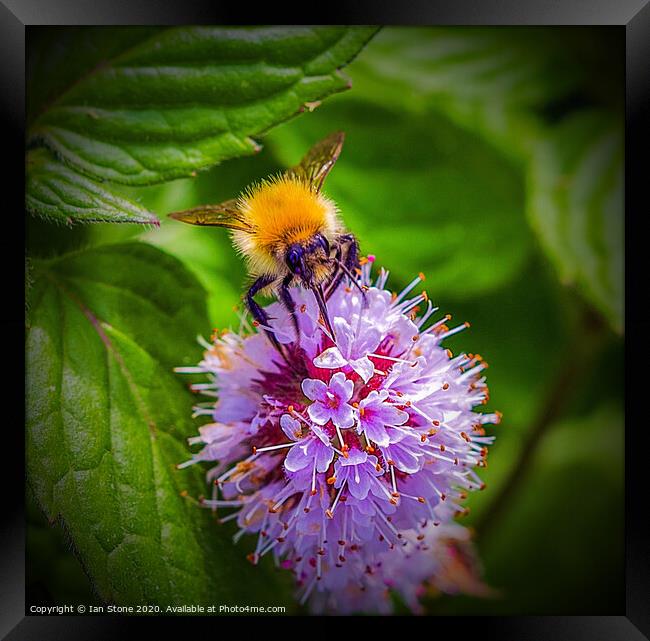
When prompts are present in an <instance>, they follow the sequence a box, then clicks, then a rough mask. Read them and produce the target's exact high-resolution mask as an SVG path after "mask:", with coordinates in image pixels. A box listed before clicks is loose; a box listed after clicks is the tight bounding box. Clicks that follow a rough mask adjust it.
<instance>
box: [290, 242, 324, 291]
mask: <svg viewBox="0 0 650 641" xmlns="http://www.w3.org/2000/svg"><path fill="white" fill-rule="evenodd" d="M284 261H285V263H286V265H287V268H288V269H289V271H290V272H291V273H292V274H293V275H294V276H295V277H296V279H297V280H299V281H301V282H302V284H304V285H309V284H311V283H319V282H322V281H323V280H325V279H326V278H327V277H328V276H329V275H330V274H331V273H332V270H333V268H334V264H333V261H332V259H331V257H330V245H329V243H328V241H327V239H326V238H325V237H324V236H323V235H321V234H315V235H314V236H312V237H311V238H310V239H309V240H308V241H307V242H305V243H292V244H291V245H289V247H287V250H286V252H285V255H284Z"/></svg>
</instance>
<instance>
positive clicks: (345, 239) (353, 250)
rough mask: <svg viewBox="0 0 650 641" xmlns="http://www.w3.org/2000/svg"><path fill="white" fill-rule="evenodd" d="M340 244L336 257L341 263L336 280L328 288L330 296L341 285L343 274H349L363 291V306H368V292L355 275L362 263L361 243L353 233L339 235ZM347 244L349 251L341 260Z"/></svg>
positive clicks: (339, 263) (337, 261) (338, 262)
mask: <svg viewBox="0 0 650 641" xmlns="http://www.w3.org/2000/svg"><path fill="white" fill-rule="evenodd" d="M338 241H339V242H338V244H337V256H336V257H335V261H336V263H337V264H338V265H339V268H340V269H339V270H338V274H337V275H336V277H335V279H334V281H333V282H332V284H331V285H330V286H329V289H328V292H327V293H328V296H329V295H330V294H331V293H332V292H334V291H335V290H336V288H337V287H338V286H339V284H340V282H341V280H342V278H343V276H345V275H347V276H348V277H349V278H350V280H351V281H352V284H353V285H354V286H355V287H356V288H357V289H358V290H359V291H360V292H361V297H362V300H363V306H364V307H366V306H367V304H368V303H367V301H366V292H365V290H364V289H363V288H362V287H361V285H359V282H358V280H357V277H356V275H355V271H356V270H358V269H359V267H360V263H359V243H358V241H357V239H356V238H355V237H354V236H353V235H352V234H344V235H343V236H339V238H338ZM343 246H346V247H347V252H346V254H345V260H341V258H340V253H341V247H343Z"/></svg>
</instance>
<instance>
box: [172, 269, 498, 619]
mask: <svg viewBox="0 0 650 641" xmlns="http://www.w3.org/2000/svg"><path fill="white" fill-rule="evenodd" d="M371 267H372V261H368V262H366V263H365V264H364V265H363V267H362V269H361V274H360V275H359V277H358V283H357V284H358V285H359V286H360V287H361V288H362V289H363V290H364V294H363V297H362V295H361V294H360V291H359V288H358V287H356V286H355V285H354V284H353V283H351V282H350V281H349V280H348V281H347V282H346V281H345V280H344V281H342V282H341V285H340V286H339V287H338V288H337V289H336V291H334V292H332V293H330V294H329V296H328V298H327V301H326V305H327V312H328V315H329V318H330V321H331V324H332V327H333V328H334V331H335V341H333V340H332V336H330V335H329V333H328V332H327V331H326V330H325V328H324V327H323V325H322V323H321V322H320V309H319V307H318V305H317V304H316V302H315V299H314V295H313V294H312V292H310V291H308V290H306V289H303V288H294V289H292V290H291V296H292V297H293V299H294V301H295V303H296V308H295V310H296V311H295V313H296V315H297V321H298V327H299V336H298V337H295V336H294V332H293V322H292V319H291V317H290V316H289V313H288V312H287V311H286V310H285V309H284V307H282V305H280V304H279V303H277V302H276V303H273V304H272V305H271V306H269V308H268V309H267V311H268V316H269V318H270V319H271V320H270V321H269V326H268V327H267V328H266V329H267V331H271V332H274V333H275V335H276V338H277V339H278V343H279V344H281V345H282V350H283V354H282V355H280V354H279V353H278V351H277V350H276V349H275V348H274V347H273V345H272V343H271V341H269V340H268V338H267V336H266V335H265V334H264V333H257V332H256V331H254V332H253V333H250V334H241V333H225V334H223V335H221V336H219V337H215V338H214V340H213V343H207V342H206V343H205V347H206V352H205V355H204V358H203V360H202V361H201V363H199V365H198V367H196V368H182V369H180V370H179V371H183V372H190V373H198V372H203V373H206V374H208V375H209V379H208V381H207V382H205V383H200V384H197V385H195V386H194V388H195V390H196V391H197V392H198V391H200V392H202V393H207V394H208V402H206V403H201V404H199V405H197V406H196V407H195V415H197V416H205V417H207V419H208V422H207V424H206V425H204V426H203V427H201V428H200V429H199V435H197V436H196V437H193V438H191V439H190V444H191V445H201V449H200V450H198V451H197V452H196V453H195V454H194V455H193V456H192V458H191V459H190V460H188V461H186V462H185V463H182V464H180V465H179V466H178V467H185V466H187V465H192V464H194V463H205V462H214V465H213V467H211V468H210V469H209V470H208V472H207V476H208V480H209V481H210V483H211V485H212V488H213V493H212V496H211V498H208V499H205V500H203V501H202V504H203V506H204V507H206V508H209V509H212V510H214V511H215V512H216V514H217V516H218V517H220V518H221V520H224V521H225V520H231V519H236V522H237V524H238V526H239V528H240V530H239V533H238V534H237V535H236V537H235V538H236V539H240V538H241V537H242V536H244V535H245V534H252V535H256V536H257V543H253V544H252V545H251V546H250V554H249V555H248V558H249V559H250V561H251V562H253V563H257V562H258V561H259V559H260V558H261V557H263V556H265V555H267V554H271V555H273V556H274V557H275V559H276V562H277V565H278V566H280V567H282V568H285V569H286V570H287V571H290V572H291V573H292V574H293V575H294V577H295V580H296V584H297V587H298V591H299V594H300V599H301V602H308V603H309V606H310V607H311V608H312V610H313V611H328V612H338V613H346V612H379V613H389V612H390V611H391V608H392V605H391V604H392V601H391V599H390V598H389V596H388V594H389V592H390V591H393V592H396V593H398V594H400V595H401V597H402V599H403V601H404V602H405V603H407V604H408V605H409V607H411V608H412V609H413V610H414V611H418V609H419V607H420V606H419V598H420V596H421V594H422V592H423V590H424V589H425V588H427V587H434V588H435V589H437V590H438V591H442V592H449V593H457V592H464V593H468V594H475V595H485V594H487V593H488V588H486V587H485V586H484V585H483V583H482V582H481V581H480V570H479V567H478V563H477V562H476V559H475V557H474V553H473V549H472V547H471V542H470V541H469V537H468V531H467V530H465V529H464V528H462V527H461V526H460V525H457V524H455V523H454V519H455V517H456V516H458V515H461V514H462V513H463V512H464V511H465V509H464V508H463V505H462V502H463V500H464V499H465V497H466V495H467V492H469V491H472V490H476V489H482V488H483V483H482V481H481V479H480V477H479V476H478V474H477V468H480V467H482V466H484V465H485V459H486V456H487V449H488V447H489V445H491V443H492V441H493V438H494V437H493V436H489V435H486V431H485V427H484V425H486V424H490V423H494V424H496V423H498V422H499V419H500V415H499V413H498V412H494V413H486V414H482V413H479V412H477V411H476V407H477V406H482V405H484V404H485V403H486V402H487V398H488V390H487V386H486V383H485V378H484V377H483V375H482V371H483V370H484V369H485V367H486V365H485V363H484V362H483V361H482V359H481V357H480V356H473V355H466V354H464V353H461V354H459V355H457V356H454V355H452V354H451V352H450V351H449V350H447V349H446V348H445V347H443V345H442V343H443V341H444V339H445V338H447V337H448V336H451V335H453V334H455V333H457V332H459V331H460V330H462V329H464V327H465V325H460V326H458V327H454V328H451V329H450V328H449V327H448V326H447V322H448V320H449V317H443V318H440V319H438V320H435V319H434V314H435V312H436V310H435V309H434V308H433V306H432V305H431V303H430V302H429V301H428V298H427V297H426V294H425V293H422V294H419V295H416V296H414V297H412V298H410V299H409V298H408V294H409V292H411V290H412V289H413V288H414V287H415V286H416V285H417V284H418V283H419V282H420V280H421V279H420V278H416V279H415V280H414V281H413V282H412V283H410V284H409V285H408V286H407V287H406V288H404V290H402V291H401V292H400V293H398V294H396V295H394V294H393V295H391V293H390V291H389V290H387V289H386V280H387V273H386V272H385V271H384V270H380V272H379V275H378V276H376V278H374V279H371ZM418 311H419V315H418ZM287 328H290V329H291V330H292V331H291V332H289V331H288V329H287ZM215 397H216V398H217V400H216V402H215V400H214V399H215Z"/></svg>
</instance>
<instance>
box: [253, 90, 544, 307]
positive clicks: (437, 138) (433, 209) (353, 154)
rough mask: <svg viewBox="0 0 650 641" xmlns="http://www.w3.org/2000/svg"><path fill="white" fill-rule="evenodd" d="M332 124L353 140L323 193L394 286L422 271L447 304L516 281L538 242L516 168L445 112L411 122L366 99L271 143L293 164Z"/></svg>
mask: <svg viewBox="0 0 650 641" xmlns="http://www.w3.org/2000/svg"><path fill="white" fill-rule="evenodd" d="M332 123H337V126H343V127H344V128H345V133H346V140H345V145H344V147H343V151H342V153H341V157H340V158H339V160H338V162H337V164H336V167H335V168H334V169H333V171H332V173H331V174H330V175H329V176H328V179H327V182H326V183H325V187H324V191H325V192H326V194H327V195H328V196H330V197H332V198H333V199H334V201H335V202H336V203H337V204H338V205H339V208H340V210H341V216H342V218H343V220H344V221H345V223H346V226H347V227H348V228H349V229H350V230H351V231H352V232H353V233H354V234H356V235H357V237H358V238H359V239H360V243H361V250H362V251H363V252H364V253H371V254H375V255H376V256H377V260H378V261H379V262H378V264H380V265H383V266H384V267H386V269H388V270H390V272H391V274H392V279H394V280H391V282H393V287H397V286H398V285H399V284H400V283H405V282H408V281H410V280H411V279H412V278H414V277H415V276H416V275H417V274H418V272H420V271H422V272H424V273H425V275H426V277H427V281H426V283H425V286H426V288H427V291H428V292H429V294H430V296H431V297H432V299H433V300H434V301H435V302H437V303H440V302H443V300H442V299H443V298H444V299H445V300H448V299H449V298H455V299H456V298H459V299H460V298H467V297H470V296H473V295H475V294H477V293H479V292H488V291H493V290H494V289H495V288H497V287H499V286H500V285H502V284H503V283H505V282H508V281H509V280H510V279H512V278H513V277H515V276H516V275H517V274H518V272H519V271H520V269H521V267H522V265H523V264H524V263H525V261H526V260H527V259H528V258H529V256H530V251H531V249H532V246H533V245H532V240H533V237H532V235H531V233H530V230H529V228H528V224H527V221H526V218H525V216H524V194H523V177H522V175H521V173H520V172H519V170H518V169H517V167H515V166H513V165H512V164H511V163H510V162H509V161H508V160H507V159H504V157H503V156H501V155H500V154H498V153H496V152H495V151H494V150H493V148H491V147H490V146H488V145H487V144H485V143H484V142H482V141H481V140H479V139H477V138H476V137H475V136H472V135H470V134H468V133H467V132H466V131H465V130H463V129H461V128H459V127H456V126H454V124H453V123H451V122H450V121H449V120H448V119H446V118H445V117H443V116H441V115H440V114H436V113H432V112H427V113H423V114H418V115H415V114H412V115H409V117H408V118H404V117H403V113H401V112H400V111H397V110H395V109H392V108H385V107H382V106H380V105H378V104H377V103H376V102H374V101H371V100H367V99H365V96H364V95H363V94H361V95H359V93H356V94H355V95H354V96H347V95H346V96H340V97H336V98H333V99H332V100H330V101H328V103H327V104H325V105H323V106H322V107H321V108H320V109H318V110H317V111H316V112H314V113H313V114H307V115H305V116H303V118H301V119H300V120H299V121H297V122H296V123H294V124H292V125H291V126H290V127H289V126H284V127H279V128H278V129H276V130H275V131H274V132H273V133H272V134H270V135H269V136H268V137H267V139H266V140H268V141H270V142H271V143H272V144H273V149H274V150H275V151H276V153H277V154H278V156H279V157H280V159H281V160H282V162H283V163H284V164H285V165H290V164H293V163H295V162H296V161H297V160H298V159H299V158H300V156H301V154H303V153H304V151H305V150H306V149H307V148H308V147H309V146H310V145H311V144H313V143H314V142H315V141H317V140H319V139H320V138H321V137H322V136H323V135H324V134H325V133H327V132H329V131H331V130H332V128H333V125H332ZM388 132H390V133H388Z"/></svg>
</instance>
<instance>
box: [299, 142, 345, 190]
mask: <svg viewBox="0 0 650 641" xmlns="http://www.w3.org/2000/svg"><path fill="white" fill-rule="evenodd" d="M344 139H345V134H344V133H343V132H342V131H335V132H334V133H332V134H330V135H329V136H327V137H326V138H323V140H321V141H320V142H317V143H316V144H315V145H314V146H313V147H312V148H311V149H310V150H309V151H308V152H307V154H306V155H305V157H304V158H303V159H302V160H301V161H300V164H298V165H296V166H295V167H291V169H288V170H287V175H288V176H290V177H293V178H300V179H302V180H304V181H306V182H307V183H308V184H309V185H311V187H312V188H314V189H315V190H316V191H320V188H321V187H322V186H323V181H324V180H325V178H326V177H327V174H329V172H330V171H331V169H332V167H334V163H335V162H336V160H337V159H338V157H339V154H340V153H341V148H342V147H343V140H344Z"/></svg>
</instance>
